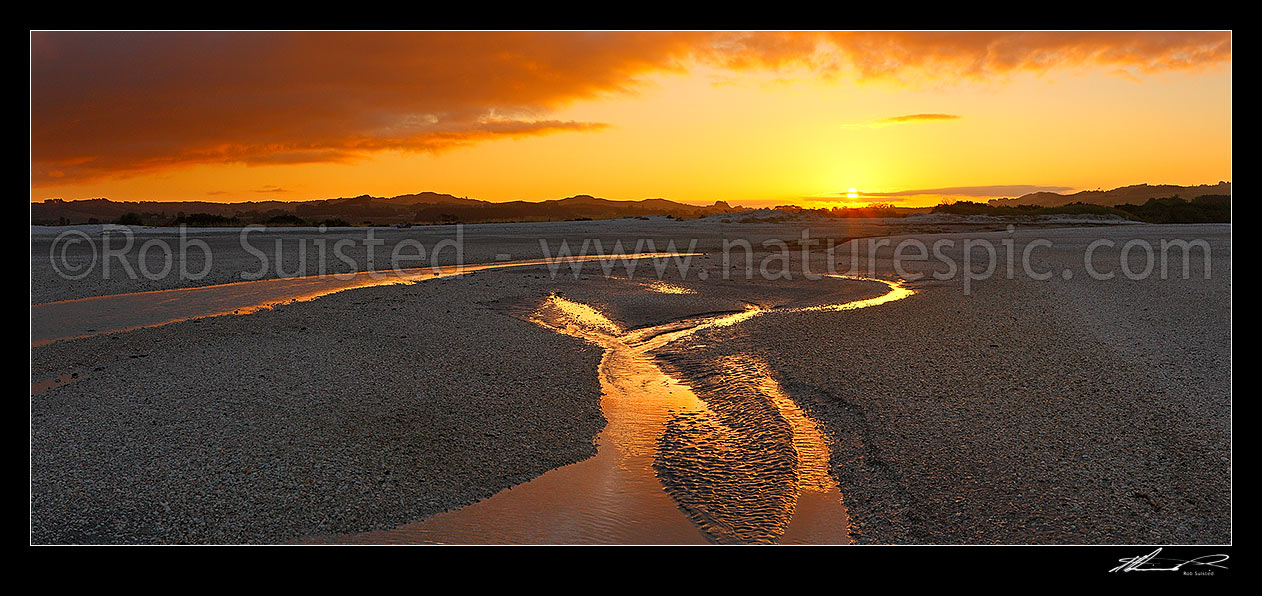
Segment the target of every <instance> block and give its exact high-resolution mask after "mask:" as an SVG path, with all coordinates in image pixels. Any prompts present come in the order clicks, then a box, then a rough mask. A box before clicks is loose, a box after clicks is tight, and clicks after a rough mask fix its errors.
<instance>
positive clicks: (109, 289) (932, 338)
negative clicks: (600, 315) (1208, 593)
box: [31, 218, 1231, 544]
mask: <svg viewBox="0 0 1262 596" xmlns="http://www.w3.org/2000/svg"><path fill="white" fill-rule="evenodd" d="M909 219H910V218H909ZM663 222H668V223H663V224H662V225H660V226H659V225H657V222H652V221H650V222H643V221H638V222H637V221H623V220H619V221H615V222H566V223H564V224H531V225H535V226H539V227H531V225H526V224H495V226H500V227H495V226H485V227H484V226H468V227H466V229H465V234H466V236H465V243H466V255H465V257H466V261H468V262H480V261H494V260H496V259H495V255H497V254H500V253H511V255H512V258H514V259H520V258H531V257H535V256H540V255H539V252H540V246H539V241H538V238H539V237H541V236H542V237H545V238H549V239H550V240H553V241H554V242H555V241H559V239H560V238H568V239H570V240H569V241H570V242H571V244H573V243H574V242H575V241H577V242H578V243H579V244H581V242H582V240H581V238H583V237H587V236H591V237H599V238H604V239H606V240H607V241H608V243H610V244H611V243H612V240H613V239H615V238H623V239H624V244H626V243H627V241H628V240H629V241H630V244H631V245H634V239H635V238H637V237H642V236H646V235H649V236H652V235H656V236H657V237H659V238H662V239H666V238H672V239H675V240H676V243H677V245H679V246H678V248H681V249H683V248H687V247H686V244H687V240H688V238H689V237H690V235H692V237H698V238H700V239H701V240H700V242H699V243H698V250H702V251H707V250H710V251H712V250H714V248H715V247H716V246H719V245H720V244H721V241H722V239H723V238H725V237H742V236H741V235H742V234H743V235H744V237H748V238H749V240H750V241H751V243H753V244H754V245H755V247H757V246H758V243H759V242H761V241H762V240H765V239H769V238H778V239H783V240H785V241H786V242H788V241H791V240H794V239H796V238H798V237H799V233H800V231H801V229H802V228H803V227H804V226H805V225H808V224H804V223H801V222H797V223H793V222H790V223H774V222H773V223H757V224H754V223H748V224H737V223H731V224H722V225H721V226H718V227H716V228H713V229H711V230H710V231H709V233H708V234H703V233H702V232H704V229H703V227H702V225H701V224H698V223H695V222H673V221H668V220H663ZM675 225H678V226H679V227H677V228H676V227H670V226H675ZM741 226H744V228H741ZM809 226H810V229H811V237H812V238H815V239H820V238H829V237H832V238H836V239H839V240H840V239H843V238H858V237H868V236H873V235H874V236H882V235H888V234H900V236H891V237H890V238H891V239H892V240H893V241H894V242H897V240H898V239H899V238H906V237H914V238H917V239H920V240H922V241H924V242H926V243H929V244H932V243H933V242H934V241H935V240H940V239H952V238H955V239H959V238H962V237H964V236H963V235H961V234H959V233H958V230H959V229H962V228H967V229H972V230H974V232H972V233H971V235H969V236H968V237H970V238H990V239H992V240H993V242H994V243H995V244H996V245H999V243H1001V242H1002V241H1004V240H1014V241H1015V246H1016V248H1017V250H1018V253H1019V251H1020V250H1021V249H1022V247H1023V246H1025V245H1027V244H1028V243H1029V242H1031V241H1032V240H1035V239H1050V240H1051V241H1052V246H1051V247H1042V248H1039V249H1038V250H1037V251H1035V253H1034V254H1035V255H1036V256H1035V257H1034V265H1035V268H1036V269H1038V270H1040V271H1043V270H1051V271H1054V272H1056V274H1055V275H1054V276H1053V277H1052V278H1051V279H1048V280H1033V279H1028V278H1025V277H1023V276H1020V275H1018V276H1017V277H1016V278H1014V279H1007V278H1004V277H1003V276H995V277H991V278H990V279H986V280H969V281H968V283H969V291H968V292H967V293H966V292H965V290H964V283H965V282H964V281H963V280H961V279H950V280H943V281H939V280H935V279H932V278H928V279H924V280H920V281H916V282H912V283H911V284H910V287H912V288H914V289H916V290H917V294H916V295H914V296H911V297H910V298H907V299H904V300H901V301H898V302H893V303H890V304H886V305H882V306H879V307H875V308H866V309H860V310H855V311H842V312H774V313H768V314H765V315H762V316H759V317H755V318H753V319H751V320H748V321H745V322H742V323H739V324H737V325H734V326H731V327H724V328H718V329H713V330H706V331H703V332H699V333H697V334H695V335H693V336H690V337H689V338H686V339H685V340H681V342H679V343H678V344H675V345H672V346H671V349H672V350H673V351H676V352H680V353H687V356H688V360H690V361H697V362H710V363H717V362H721V361H722V359H724V358H730V357H737V356H749V357H753V358H756V359H758V361H760V362H762V363H765V365H766V368H767V372H768V373H769V374H771V375H772V376H773V377H774V378H775V379H776V381H778V382H779V384H780V386H781V387H783V389H784V391H785V392H786V393H787V394H788V395H789V396H790V397H791V398H792V399H793V400H794V401H795V402H797V403H798V405H799V406H800V407H801V408H802V409H803V410H805V411H806V412H807V413H809V414H810V415H811V416H813V417H814V418H815V419H817V420H818V421H819V422H820V425H821V427H822V429H823V430H824V431H825V434H827V435H828V437H829V439H830V447H831V449H832V457H831V470H832V473H833V475H834V476H835V477H836V479H837V481H838V484H839V486H840V489H841V492H842V494H843V495H844V500H845V504H846V506H847V508H848V511H849V518H850V524H851V538H852V539H853V540H854V541H856V542H859V543H942V544H972V543H1010V544H1029V543H1047V544H1062V543H1070V544H1078V543H1110V544H1111V543H1126V544H1131V543H1227V542H1230V541H1231V533H1230V528H1231V517H1230V511H1231V476H1230V474H1231V460H1230V458H1231V451H1230V448H1231V401H1230V398H1231V360H1230V354H1231V336H1230V323H1231V311H1230V306H1231V303H1230V283H1231V263H1230V257H1231V242H1230V231H1231V230H1230V226H1229V225H1206V226H1188V225H1185V226H1149V225H1143V226H1131V225H1127V226H1107V227H1073V228H1045V227H1037V226H1030V227H1024V226H1018V228H1017V230H1016V232H1015V233H1007V232H1002V231H997V230H1003V229H1004V228H1005V227H1006V224H1003V223H1002V222H999V223H997V222H980V223H978V222H972V223H968V224H964V223H960V222H946V223H943V222H921V223H915V225H912V224H911V223H908V222H904V223H903V224H899V225H895V224H889V223H887V222H864V223H862V224H855V223H849V222H840V223H838V222H832V223H826V224H815V223H810V224H809ZM943 226H946V227H945V228H944V227H943ZM444 227H446V228H448V229H449V230H450V226H444ZM449 230H448V231H443V230H439V229H438V227H435V228H434V229H428V230H423V232H424V233H427V234H432V236H430V237H427V238H425V239H424V240H422V241H423V242H425V244H426V246H431V245H432V244H433V242H434V241H436V240H437V239H438V236H441V235H443V234H447V235H450V231H449ZM943 230H946V231H957V233H948V234H941V233H940V232H942V231H943ZM553 232H556V233H557V234H556V235H555V236H553V235H550V234H552V233H553ZM339 233H342V232H339ZM345 233H346V234H362V233H363V232H362V231H358V230H356V231H350V232H345ZM417 233H418V232H417V231H416V230H415V229H412V230H398V231H397V234H398V235H399V236H396V237H395V238H396V240H397V239H398V238H402V237H403V236H402V235H404V234H413V235H415V234H417ZM210 236H211V235H207V236H204V237H210ZM260 237H262V236H260ZM44 238H47V236H37V237H36V238H35V239H34V240H33V243H32V278H33V281H32V303H33V304H38V303H40V302H46V301H52V300H63V299H72V298H78V297H84V296H93V295H102V294H109V293H117V292H132V291H143V290H152V289H163V288H168V287H187V286H188V285H209V284H211V283H224V282H228V281H235V280H234V279H232V276H233V275H234V273H235V272H237V271H238V270H239V269H240V267H241V266H242V264H243V263H245V262H246V260H245V259H247V258H248V255H242V254H239V253H233V252H232V251H231V250H230V248H228V247H229V246H230V245H231V244H235V243H236V242H237V236H236V235H235V234H225V235H224V238H223V239H221V241H222V243H223V246H224V247H225V249H224V250H225V251H227V252H226V256H224V257H222V258H220V253H219V252H216V253H215V257H216V258H215V269H214V273H213V274H212V275H210V276H208V277H207V278H206V279H203V280H198V281H195V282H180V281H170V280H166V279H164V280H159V281H156V282H150V281H149V280H126V279H111V280H100V279H96V280H95V281H94V282H90V283H88V282H84V283H79V282H70V281H65V280H62V279H60V278H58V277H57V276H56V275H55V272H53V271H52V269H51V267H50V266H49V264H48V262H49V259H48V256H47V251H48V244H47V242H50V240H45V239H44ZM1101 238H1105V239H1109V240H1111V241H1113V242H1114V246H1113V247H1112V248H1111V249H1101V250H1099V251H1097V252H1096V254H1095V256H1096V261H1097V262H1098V263H1099V265H1100V266H1099V269H1101V270H1104V269H1109V267H1110V265H1109V262H1110V261H1109V260H1110V259H1112V261H1111V262H1112V269H1113V270H1116V269H1117V259H1118V256H1117V255H1118V252H1119V249H1120V247H1121V246H1122V245H1123V244H1124V243H1126V242H1127V241H1128V240H1132V239H1142V240H1146V241H1149V242H1151V243H1153V244H1157V243H1159V242H1160V240H1161V239H1171V238H1185V239H1189V240H1190V239H1205V240H1206V241H1208V243H1209V245H1210V246H1211V247H1212V251H1211V254H1212V261H1211V265H1212V276H1210V278H1209V279H1203V277H1202V275H1201V270H1200V267H1201V262H1200V260H1199V257H1197V258H1193V259H1191V263H1192V270H1191V275H1190V278H1189V279H1179V278H1172V279H1160V278H1159V277H1158V276H1156V275H1153V276H1150V277H1149V278H1147V279H1142V280H1131V279H1128V278H1126V277H1125V276H1123V275H1121V274H1118V275H1115V276H1114V278H1113V279H1110V280H1095V279H1091V278H1090V277H1089V276H1088V275H1086V272H1085V271H1084V270H1083V259H1082V255H1083V253H1084V250H1085V248H1086V246H1087V245H1088V244H1089V243H1090V242H1092V241H1093V240H1097V239H1101ZM211 241H212V242H218V241H216V240H213V239H212V240H211ZM532 246H533V248H531V247H532ZM657 248H658V249H659V250H660V249H662V248H664V247H663V246H661V245H659V246H658V247H657ZM384 250H387V253H388V248H387V249H384ZM532 250H533V252H532ZM756 250H757V249H756ZM890 250H891V249H890V248H888V247H886V248H883V249H881V250H880V251H878V252H877V257H876V259H875V263H876V270H875V271H865V272H863V274H864V275H868V276H876V277H883V278H887V279H895V278H897V277H899V275H900V272H898V271H895V270H894V268H893V266H892V263H891V261H890ZM41 251H42V252H41ZM952 251H954V252H952ZM838 252H839V254H840V253H841V252H843V251H841V250H840V249H839V251H838ZM946 253H947V254H949V255H954V256H955V257H956V258H957V260H960V257H961V255H960V254H959V247H958V244H957V245H956V247H955V248H953V249H948V250H947V251H946ZM764 255H765V250H759V251H758V252H756V257H758V258H762V257H763V256H764ZM825 256H826V255H825V254H824V253H823V251H820V250H816V251H815V252H812V253H810V257H809V258H810V262H811V266H812V269H813V270H816V271H819V270H822V265H823V263H822V260H823V259H824V258H825ZM1131 256H1132V257H1135V256H1136V253H1134V252H1132V254H1131ZM865 258H866V256H865ZM1018 259H1019V254H1018ZM790 260H791V264H792V265H793V267H795V268H798V267H800V265H801V256H800V255H799V254H797V251H796V250H795V251H794V253H793V255H792V256H791V259H790ZM308 265H309V263H308ZM694 266H697V267H699V269H698V268H694V269H693V270H692V271H691V272H690V275H689V276H688V277H685V278H682V279H681V278H680V277H679V276H678V274H677V273H675V272H674V270H673V269H671V270H669V271H668V274H667V275H666V277H665V280H666V281H668V282H669V283H670V284H671V285H673V286H677V287H679V288H683V289H685V290H690V291H691V292H692V293H678V294H676V293H661V292H658V291H653V290H652V289H651V288H648V287H647V286H648V284H649V282H652V281H655V280H656V277H655V276H653V275H652V269H651V267H648V266H647V265H646V266H643V267H639V268H637V275H635V276H633V277H630V278H628V277H627V276H626V275H624V274H621V272H619V271H615V276H616V277H615V278H613V279H605V278H604V277H603V276H602V275H600V273H601V271H600V268H599V267H597V266H595V265H594V264H587V265H585V266H583V268H582V270H581V271H582V272H581V274H580V275H579V277H578V278H577V279H576V278H574V277H573V276H571V275H569V266H568V265H566V266H564V267H563V269H562V275H561V276H560V277H558V278H556V279H552V278H551V277H550V275H549V272H548V270H547V269H546V268H544V267H532V268H523V269H505V270H495V271H485V272H480V273H477V274H474V275H470V276H466V277H462V278H449V279H440V280H432V281H425V282H421V283H417V284H411V285H392V286H379V287H373V288H365V289H358V290H352V291H347V292H341V293H337V294H332V295H328V296H325V297H322V298H319V299H316V300H313V301H310V302H300V303H294V304H288V305H283V306H280V307H277V308H275V309H271V310H264V311H260V312H257V313H253V314H250V315H245V316H225V317H215V318H210V319H201V320H194V321H184V322H179V323H173V324H170V325H166V326H162V327H156V328H148V329H140V330H136V331H131V332H126V333H118V334H111V335H101V336H95V337H87V338H82V339H75V340H68V341H60V342H55V343H52V344H49V345H44V346H38V347H34V348H32V352H31V359H32V382H33V383H34V382H35V381H40V380H43V379H49V378H54V377H58V376H59V375H78V376H77V377H67V379H68V380H69V382H68V383H65V384H64V386H59V387H57V388H54V389H51V390H48V391H44V392H41V393H39V394H37V395H33V396H32V397H31V491H32V500H31V524H32V528H31V530H32V542H35V543H274V542H294V541H300V540H306V539H310V538H312V537H319V536H330V535H338V534H345V533H350V532H361V531H367V530H374V529H385V528H391V527H395V526H398V525H401V524H405V523H408V522H413V521H416V520H418V519H422V518H425V517H427V516H430V515H433V514H436V513H439V512H442V511H446V510H450V509H453V508H457V507H460V506H463V505H467V504H469V503H473V502H475V501H477V500H479V499H482V498H485V497H487V496H490V495H492V494H494V493H496V492H497V491H499V490H502V489H504V488H507V487H509V486H513V485H515V484H519V483H521V482H524V481H526V480H528V479H530V478H534V477H536V476H538V475H540V474H542V473H543V472H545V471H547V470H550V469H553V468H556V467H559V466H563V465H566V464H569V463H573V462H576V461H580V460H582V459H584V458H587V457H590V456H591V455H592V454H594V453H595V446H594V445H593V438H594V437H595V436H596V434H597V433H598V432H599V431H600V429H601V428H602V427H603V425H604V418H603V417H602V415H601V411H600V400H599V397H600V383H599V379H598V378H597V376H596V369H597V364H598V363H599V360H600V356H601V350H600V349H599V348H598V347H596V346H594V345H591V344H588V343H585V342H583V341H581V340H579V339H576V338H573V337H568V336H565V335H562V334H558V333H554V332H553V331H551V330H548V329H546V328H543V327H541V326H538V325H535V324H533V323H531V322H529V321H527V320H525V315H526V313H528V312H529V311H530V310H531V309H533V308H535V307H536V306H538V304H539V303H540V302H541V301H542V300H543V299H544V298H546V297H547V296H548V295H550V294H552V293H560V294H564V295H565V296H566V297H567V298H569V299H571V300H575V301H579V302H583V303H586V304H591V305H592V306H595V307H598V308H599V309H601V310H602V311H603V312H605V313H606V314H607V315H608V316H609V317H610V318H611V319H614V320H616V321H617V322H618V323H619V324H621V325H623V326H625V327H626V328H635V327H644V326H650V325H655V324H659V323H664V322H668V321H671V320H675V319H681V318H685V317H691V316H697V315H701V314H706V313H718V312H735V311H740V310H743V309H744V308H746V306H747V305H749V304H758V305H759V306H763V307H768V308H770V307H778V306H809V305H813V304H825V303H835V302H841V301H845V300H853V299H856V298H864V297H870V296H872V295H878V294H880V293H881V292H882V291H883V290H882V289H881V288H880V287H879V284H870V283H858V282H844V281H841V280H836V279H823V280H806V279H802V278H800V277H798V278H794V279H790V280H783V279H781V280H765V279H758V278H757V277H755V279H753V280H745V279H743V278H739V277H737V278H735V279H723V276H722V272H723V271H724V270H725V269H727V268H728V267H725V266H724V264H723V263H722V262H721V259H720V258H719V257H718V256H717V255H716V254H714V253H711V254H708V255H706V256H704V257H698V260H697V261H695V262H694ZM251 268H252V266H251ZM843 268H844V267H843ZM931 268H932V263H922V264H916V263H912V264H911V265H905V267H904V271H903V273H906V272H908V271H910V272H912V273H914V272H916V271H921V272H926V273H927V272H930V271H931ZM1136 268H1139V267H1136ZM1065 269H1070V270H1073V271H1074V274H1073V275H1070V276H1069V278H1068V279H1067V278H1066V276H1064V275H1062V274H1061V272H1062V271H1063V270H1065ZM698 271H705V276H704V277H705V279H701V278H700V277H698V276H697V272H698ZM90 278H91V277H90ZM676 365H677V366H678V362H677V363H676ZM685 372H686V371H685ZM684 376H685V377H686V376H687V375H684ZM684 380H685V382H686V378H685V379H684Z"/></svg>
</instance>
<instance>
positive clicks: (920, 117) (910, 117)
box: [843, 113, 963, 128]
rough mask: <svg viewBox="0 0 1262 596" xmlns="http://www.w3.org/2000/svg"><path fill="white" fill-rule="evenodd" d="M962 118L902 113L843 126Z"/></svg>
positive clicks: (949, 115)
mask: <svg viewBox="0 0 1262 596" xmlns="http://www.w3.org/2000/svg"><path fill="white" fill-rule="evenodd" d="M961 118H963V116H960V115H958V114H939V113H926V114H904V115H902V116H890V117H889V118H881V119H879V120H873V121H871V122H860V123H856V124H845V125H843V127H844V128H881V127H883V126H890V125H892V124H910V123H913V122H938V121H942V120H959V119H961Z"/></svg>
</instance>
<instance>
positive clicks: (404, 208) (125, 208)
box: [31, 192, 742, 225]
mask: <svg viewBox="0 0 1262 596" xmlns="http://www.w3.org/2000/svg"><path fill="white" fill-rule="evenodd" d="M741 210H742V209H741V208H739V207H735V208H734V207H732V206H730V205H728V204H727V203H726V202H723V201H716V202H715V203H714V204H713V205H708V206H704V207H699V206H696V205H687V204H684V203H677V202H675V201H670V200H667V199H644V200H641V201H617V200H611V199H602V198H598V197H593V196H590V195H577V196H573V197H567V198H564V199H553V200H548V201H538V202H530V201H509V202H505V203H492V202H490V201H482V200H478V199H470V198H468V197H457V196H453V195H449V194H441V193H435V192H421V193H416V194H407V195H399V196H395V197H374V196H370V195H360V196H357V197H339V198H336V199H321V200H312V201H248V202H243V203H213V202H209V201H172V202H159V201H111V200H109V199H83V200H74V201H64V200H61V199H46V200H44V201H43V202H40V203H32V204H31V223H32V224H41V225H67V224H82V223H114V222H118V221H120V220H121V221H124V222H125V223H132V224H135V223H143V224H146V225H171V224H176V223H190V224H192V225H198V224H201V225H247V224H252V223H262V224H266V223H271V224H280V225H300V224H319V223H328V224H330V225H359V224H365V223H372V224H376V225H391V224H401V223H410V224H431V223H457V222H459V223H482V222H496V221H565V220H574V219H614V218H619V217H642V216H648V215H661V216H670V217H679V218H694V217H703V216H706V215H713V214H716V213H732V212H736V211H741Z"/></svg>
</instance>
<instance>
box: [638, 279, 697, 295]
mask: <svg viewBox="0 0 1262 596" xmlns="http://www.w3.org/2000/svg"><path fill="white" fill-rule="evenodd" d="M644 289H646V290H648V291H650V292H657V293H658V294H696V293H697V291H696V290H694V289H692V288H685V287H683V286H677V285H675V284H671V283H666V282H664V281H661V280H658V281H655V282H652V283H648V284H644Z"/></svg>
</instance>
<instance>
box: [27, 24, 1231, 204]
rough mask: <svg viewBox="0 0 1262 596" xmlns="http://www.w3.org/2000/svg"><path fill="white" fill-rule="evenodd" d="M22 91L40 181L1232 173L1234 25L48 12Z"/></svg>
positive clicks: (380, 188)
mask: <svg viewBox="0 0 1262 596" xmlns="http://www.w3.org/2000/svg"><path fill="white" fill-rule="evenodd" d="M31 106H32V108H31V156H32V162H31V200H32V201H40V200H43V199H45V198H49V197H60V198H66V199H75V198H90V197H102V196H103V197H109V198H111V199H115V200H210V201H248V200H272V199H279V200H304V199H313V198H329V197H336V196H353V195H359V194H364V193H368V194H373V195H377V196H392V195H398V194H405V193H412V192H419V191H424V190H432V191H437V192H447V193H452V194H455V195H460V196H470V197H475V198H480V199H486V200H492V201H505V200H514V199H525V200H543V199H552V198H560V197H564V196H570V195H574V194H592V195H596V196H603V197H607V198H614V199H641V198H647V197H665V198H670V199H674V200H678V201H685V202H690V203H710V202H713V201H715V200H726V201H729V202H733V203H739V204H744V205H769V204H784V203H798V204H803V205H808V206H832V205H836V204H845V203H865V202H868V201H880V202H895V203H897V204H900V205H909V206H915V205H923V204H933V203H936V202H938V200H940V199H941V198H943V197H944V196H945V197H951V198H967V197H974V198H988V197H992V196H1015V195H1018V194H1023V193H1024V192H1030V191H1033V190H1040V189H1047V190H1055V191H1060V190H1079V189H1094V188H1112V187H1116V186H1122V185H1127V184H1137V183H1144V182H1147V183H1154V184H1157V183H1165V184H1202V183H1212V182H1217V181H1219V180H1230V179H1231V37H1230V34H1229V33H1223V32H854V33H841V32H837V33H810V32H806V33H784V32H766V33H731V32H682V33H672V32H639V33H636V32H631V33H615V32H551V33H550V32H501V33H494V32H472V33H456V32H441V33H425V32H415V33H383V32H367V33H345V32H329V33H319V32H315V33H266V32H239V33H126V32H120V33H107V32H101V33H70V32H34V33H32V35H31ZM852 187H853V188H856V189H858V191H859V195H860V197H859V198H858V199H847V198H846V197H845V193H846V191H847V190H848V189H849V188H852ZM944 189H945V190H944ZM909 191H911V192H909ZM916 191H924V192H922V193H917V192H916Z"/></svg>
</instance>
